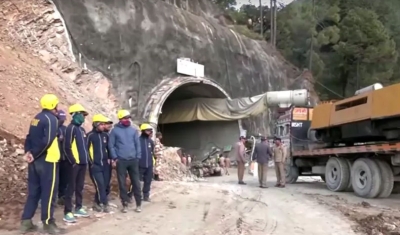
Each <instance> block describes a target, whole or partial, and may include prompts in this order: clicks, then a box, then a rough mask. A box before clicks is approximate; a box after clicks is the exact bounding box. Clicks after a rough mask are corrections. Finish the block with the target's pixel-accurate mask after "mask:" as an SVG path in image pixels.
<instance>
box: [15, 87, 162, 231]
mask: <svg viewBox="0 0 400 235" xmlns="http://www.w3.org/2000/svg"><path fill="white" fill-rule="evenodd" d="M58 104H59V100H58V98H57V96H55V95H53V94H46V95H44V96H43V97H42V98H41V99H40V105H41V107H42V111H41V112H40V113H38V114H37V115H36V116H35V117H34V119H33V120H32V121H31V123H30V127H29V132H28V135H27V136H26V141H25V159H26V161H27V162H28V163H29V166H28V197H27V201H26V204H25V207H24V211H23V214H22V220H21V232H23V233H27V232H33V231H36V230H37V226H36V225H34V224H33V223H32V218H33V216H34V214H35V211H36V209H37V207H38V204H39V201H40V202H41V220H42V222H43V229H44V232H46V233H49V234H58V233H60V232H62V231H61V230H60V229H59V228H58V226H57V225H56V223H55V220H54V217H53V214H54V207H55V204H56V203H55V202H56V201H57V197H58V204H60V205H64V218H63V220H64V221H65V222H67V223H75V222H76V219H77V218H80V217H88V216H89V214H88V213H87V211H86V210H85V208H84V207H83V206H82V200H83V188H84V184H85V178H86V171H87V169H88V170H89V175H90V178H91V179H92V181H93V184H94V186H95V189H96V193H95V196H94V200H93V209H94V210H95V211H98V212H105V213H108V212H109V211H110V209H109V203H108V199H109V195H110V182H111V175H112V168H113V167H115V168H116V172H117V179H118V186H119V195H120V199H121V202H122V212H124V213H126V212H127V210H128V204H130V203H132V198H134V200H135V204H136V209H135V211H136V212H141V204H142V201H150V184H151V181H152V179H153V176H154V177H155V179H156V180H160V179H159V176H158V174H157V171H156V170H157V162H158V160H157V157H160V152H161V151H162V148H163V146H162V144H161V142H160V139H161V137H162V136H161V133H157V135H156V136H157V138H156V144H155V143H154V142H153V140H152V138H151V137H152V134H153V128H152V127H151V125H150V124H147V123H144V124H142V125H141V126H140V131H141V133H139V132H138V131H137V130H136V129H135V128H133V127H132V125H131V119H130V118H131V116H130V113H129V111H127V110H119V111H118V113H117V116H118V119H119V122H118V123H117V124H115V125H114V127H113V128H112V124H113V122H112V121H111V119H109V118H107V117H105V116H104V115H102V114H95V115H94V116H93V120H92V125H93V129H92V131H90V132H89V133H87V134H86V132H85V130H84V129H83V127H82V124H83V123H84V122H85V117H86V116H87V115H88V112H87V111H86V110H85V108H84V107H83V106H82V105H80V104H74V105H72V106H70V107H69V108H68V113H69V114H70V115H71V119H72V120H71V122H70V123H69V124H68V125H67V126H65V125H64V123H65V121H66V119H67V113H65V112H64V111H63V110H59V109H58ZM154 173H155V174H154ZM127 176H128V177H129V179H130V182H131V185H130V187H129V188H128V187H127V184H126V178H127ZM140 180H142V181H143V188H141V185H140ZM73 195H75V203H74V204H75V205H74V204H73V198H72V197H73Z"/></svg>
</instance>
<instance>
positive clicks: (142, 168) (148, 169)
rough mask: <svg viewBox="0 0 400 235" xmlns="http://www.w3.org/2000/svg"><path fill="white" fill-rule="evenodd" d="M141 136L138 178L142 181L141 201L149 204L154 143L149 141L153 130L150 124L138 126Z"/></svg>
mask: <svg viewBox="0 0 400 235" xmlns="http://www.w3.org/2000/svg"><path fill="white" fill-rule="evenodd" d="M140 130H141V131H142V134H141V135H140V138H139V139H140V144H141V145H140V149H141V150H142V157H141V159H140V161H139V172H140V178H142V179H143V200H144V201H147V202H150V187H151V180H152V179H153V167H154V166H153V165H154V161H153V153H154V142H153V140H152V139H151V135H152V134H153V128H152V127H151V126H150V124H147V123H143V124H142V125H140Z"/></svg>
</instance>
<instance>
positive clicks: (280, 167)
mask: <svg viewBox="0 0 400 235" xmlns="http://www.w3.org/2000/svg"><path fill="white" fill-rule="evenodd" d="M274 143H275V146H274V151H273V155H274V162H275V172H276V180H277V182H276V185H275V187H279V188H284V187H285V183H286V174H285V161H286V156H285V155H286V154H285V148H284V147H283V145H282V141H281V139H280V138H275V141H274Z"/></svg>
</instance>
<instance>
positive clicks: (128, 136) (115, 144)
mask: <svg viewBox="0 0 400 235" xmlns="http://www.w3.org/2000/svg"><path fill="white" fill-rule="evenodd" d="M117 116H118V119H119V123H117V124H116V125H115V126H114V128H113V129H112V130H111V132H110V135H109V142H108V149H109V151H110V152H109V154H110V156H111V158H112V159H113V161H114V163H116V167H117V178H118V186H119V195H120V198H121V202H122V207H123V208H122V212H123V213H126V212H128V203H129V202H130V198H129V196H128V191H127V187H126V173H127V172H128V175H129V178H130V180H131V183H132V191H133V195H134V197H135V201H136V212H141V211H142V210H141V204H142V202H141V193H140V181H139V160H140V158H141V148H140V140H139V133H138V131H137V130H136V129H135V128H133V127H132V126H131V120H130V118H131V115H130V113H129V111H128V110H119V111H118V113H117Z"/></svg>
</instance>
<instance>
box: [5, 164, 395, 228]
mask: <svg viewBox="0 0 400 235" xmlns="http://www.w3.org/2000/svg"><path fill="white" fill-rule="evenodd" d="M233 171H234V170H232V175H231V176H222V177H215V178H208V180H207V182H194V183H189V182H154V187H153V192H154V195H153V197H152V200H153V201H152V202H151V203H145V204H144V205H143V212H142V213H140V214H137V213H135V212H134V211H133V208H132V210H131V211H129V213H127V214H122V213H120V212H119V208H118V209H114V212H113V213H112V214H111V215H104V214H93V215H92V216H91V218H89V219H79V220H78V223H77V224H76V225H72V226H66V225H63V223H62V222H61V220H62V209H60V208H59V209H57V213H56V216H55V217H56V220H57V221H58V224H59V225H60V226H63V227H64V226H65V227H66V228H67V230H68V234H71V235H82V234H87V235H106V234H107V235H129V234H132V232H133V231H134V234H136V235H143V234H151V235H173V234H177V233H179V234H182V235H186V234H187V235H208V234H210V235H211V234H212V235H215V234H221V235H235V234H237V235H239V234H243V235H247V234H251V235H258V234H260V235H261V234H262V235H265V234H268V235H271V234H276V235H280V234H282V235H287V234H299V235H302V234H307V235H312V234H316V235H319V234H335V235H351V234H368V235H388V234H391V235H392V234H400V221H399V219H398V218H400V206H399V205H398V204H399V203H398V201H399V199H400V195H399V194H394V195H392V196H391V197H390V198H388V199H379V200H377V199H375V200H372V199H371V200H366V199H362V198H358V197H356V196H354V195H353V194H352V193H333V192H330V191H328V190H327V189H326V186H325V184H324V183H323V182H322V181H320V180H319V179H318V177H317V178H315V177H314V178H310V177H302V178H300V179H299V182H298V183H297V184H294V185H287V187H286V188H285V189H279V188H274V187H273V185H274V183H275V176H274V171H273V169H271V170H270V172H269V173H270V174H269V180H268V184H269V186H270V188H268V189H260V188H258V184H257V180H256V179H254V178H253V177H252V176H250V175H246V176H245V180H246V182H247V183H248V185H245V186H240V185H238V184H237V180H236V175H235V174H234V173H235V172H233ZM310 181H313V182H312V183H310ZM315 181H319V182H315ZM87 193H89V192H87ZM91 193H92V192H91ZM91 193H90V194H91ZM91 198H92V196H90V199H89V200H87V201H86V202H85V205H87V206H90V200H91ZM113 203H114V204H116V205H120V203H119V202H118V201H113ZM39 217H40V216H39V215H37V216H35V220H36V221H37V220H38V218H39ZM0 234H2V235H15V234H18V232H15V231H13V232H12V231H4V230H3V231H0ZM35 235H36V234H35Z"/></svg>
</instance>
